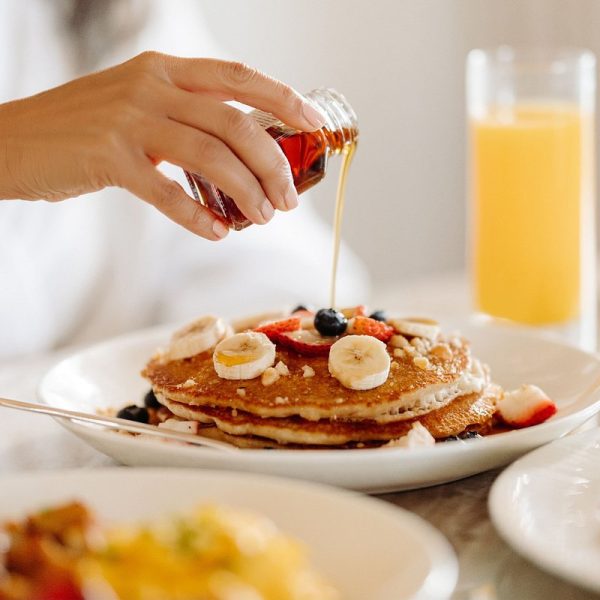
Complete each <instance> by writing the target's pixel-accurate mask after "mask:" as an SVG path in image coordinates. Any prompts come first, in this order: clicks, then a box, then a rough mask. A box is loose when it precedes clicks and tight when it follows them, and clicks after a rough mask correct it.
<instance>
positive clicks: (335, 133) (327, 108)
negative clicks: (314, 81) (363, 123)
mask: <svg viewBox="0 0 600 600" xmlns="http://www.w3.org/2000/svg"><path fill="white" fill-rule="evenodd" d="M305 97H306V98H308V99H309V100H310V101H311V102H312V103H313V104H315V106H316V107H317V108H319V110H320V111H321V112H322V113H323V115H324V116H325V118H326V123H325V125H324V126H323V128H322V131H323V133H324V134H325V137H326V139H327V142H328V143H329V148H330V150H331V152H332V154H339V153H340V152H342V151H343V150H344V148H345V147H346V146H349V145H350V144H353V143H355V142H356V140H357V139H358V119H357V118H356V113H355V112H354V110H353V109H352V107H351V106H350V104H349V103H348V101H347V100H346V98H344V96H343V95H342V94H340V93H339V92H336V91H335V90H333V89H331V88H319V89H316V90H312V91H311V92H308V94H305Z"/></svg>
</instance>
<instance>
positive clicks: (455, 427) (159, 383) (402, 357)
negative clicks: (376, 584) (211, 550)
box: [120, 305, 556, 448]
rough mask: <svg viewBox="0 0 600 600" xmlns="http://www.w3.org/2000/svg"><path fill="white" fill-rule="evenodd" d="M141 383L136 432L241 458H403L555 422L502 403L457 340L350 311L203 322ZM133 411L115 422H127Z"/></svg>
mask: <svg viewBox="0 0 600 600" xmlns="http://www.w3.org/2000/svg"><path fill="white" fill-rule="evenodd" d="M182 349H183V350H182ZM174 356H175V357H177V358H174ZM142 375H143V376H144V377H145V378H146V379H147V380H148V381H149V382H150V384H151V386H152V393H151V394H150V395H149V396H147V398H146V410H147V413H148V416H147V419H146V422H150V423H154V424H157V425H158V426H159V427H166V428H173V429H178V430H180V431H187V432H191V433H199V434H201V435H205V436H208V437H213V438H217V439H222V440H225V441H228V442H230V443H233V444H235V445H236V446H239V447H242V448H371V447H378V446H386V447H387V446H394V447H408V448H414V447H418V446H427V445H432V444H433V443H434V442H435V441H449V440H457V439H468V438H472V437H480V436H482V435H487V434H490V433H494V432H495V431H497V430H498V427H499V426H502V427H504V429H506V428H507V427H526V426H529V425H535V424H537V423H540V422H542V421H544V420H546V419H547V418H549V417H551V416H552V415H553V414H554V412H555V411H556V407H555V405H554V403H553V402H552V401H551V400H550V399H549V398H547V396H545V395H544V394H543V392H541V390H539V388H534V386H526V387H524V388H521V389H520V390H516V391H514V392H506V393H505V392H504V391H503V390H502V389H501V388H500V387H499V386H498V385H495V384H494V383H492V381H491V378H490V370H489V368H488V367H487V366H486V365H483V364H482V363H481V362H480V361H479V360H478V359H477V358H476V357H474V356H472V354H471V351H470V347H469V342H468V340H466V339H464V338H462V337H461V336H459V335H458V334H454V333H453V334H446V333H444V332H442V331H441V328H440V325H439V324H438V323H437V322H435V321H433V320H431V319H424V318H405V317H403V318H400V317H393V316H387V315H386V314H385V313H384V312H383V311H375V312H374V313H372V314H370V315H369V314H368V311H367V309H366V307H365V306H362V305H361V306H357V307H351V308H344V309H341V310H334V309H331V308H327V309H321V310H318V311H316V312H313V311H311V310H309V309H307V308H306V307H305V306H299V307H298V308H297V309H295V310H294V311H292V312H291V313H285V312H280V313H270V314H269V315H268V316H265V315H258V316H257V317H255V318H252V317H246V318H243V319H241V320H240V321H239V322H233V323H231V324H230V325H228V324H227V323H225V321H223V320H222V319H220V318H217V317H210V316H208V317H203V318H201V319H198V320H197V321H195V322H194V323H192V324H191V325H188V326H187V327H185V328H183V329H181V330H179V331H177V332H175V334H174V335H173V338H172V340H171V344H170V345H169V347H168V348H166V349H164V350H162V351H159V352H158V353H157V354H155V356H153V357H152V358H151V359H150V361H149V362H148V364H147V365H146V368H145V369H144V371H143V372H142ZM532 390H537V392H533V391H532ZM538 392H539V393H538ZM540 394H542V396H543V397H542V396H540ZM148 398H150V404H151V405H149V404H148ZM157 407H158V408H157ZM135 408H136V407H134V406H131V407H126V408H125V409H122V411H121V413H120V415H121V416H124V417H125V418H133V419H134V420H138V419H137V417H138V416H139V413H136V412H135ZM138 408H140V407H138ZM123 411H125V412H127V411H130V412H131V413H132V416H131V417H128V416H127V415H126V414H122V413H123Z"/></svg>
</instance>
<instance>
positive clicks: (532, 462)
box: [489, 428, 600, 592]
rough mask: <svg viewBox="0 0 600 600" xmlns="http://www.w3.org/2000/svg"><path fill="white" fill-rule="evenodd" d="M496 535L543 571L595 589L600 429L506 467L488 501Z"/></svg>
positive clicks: (599, 574) (599, 548) (599, 576)
mask: <svg viewBox="0 0 600 600" xmlns="http://www.w3.org/2000/svg"><path fill="white" fill-rule="evenodd" d="M489 506H490V512H491V516H492V520H493V522H494V524H495V526H496V528H497V529H498V531H499V532H500V535H501V536H502V537H503V538H504V539H505V540H506V542H507V543H508V544H510V545H511V546H512V547H513V548H514V549H515V550H516V551H517V552H519V553H521V554H522V555H523V556H525V557H526V558H528V559H529V560H531V561H532V562H534V563H536V564H537V565H539V566H540V567H541V568H542V569H545V570H546V571H549V572H550V573H553V574H554V575H558V576H559V577H563V578H564V579H567V580H569V581H571V582H572V583H575V584H577V585H580V586H583V587H586V588H588V589H589V590H592V591H595V592H600V569H599V568H598V567H599V565H600V430H599V429H597V428H596V429H592V430H589V431H585V432H583V433H579V434H577V435H572V436H568V437H566V438H564V439H561V440H557V441H556V442H554V443H552V444H549V445H548V446H545V447H544V448H539V449H538V450H536V451H535V452H532V453H531V454H528V455H527V456H525V457H523V458H522V459H520V460H518V461H517V462H515V463H514V464H513V465H511V466H510V467H509V468H508V469H507V470H506V471H504V472H503V473H502V474H501V475H500V477H498V479H497V480H496V482H495V483H494V485H493V487H492V491H491V494H490V500H489Z"/></svg>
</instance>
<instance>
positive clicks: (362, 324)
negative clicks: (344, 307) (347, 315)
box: [347, 316, 394, 343]
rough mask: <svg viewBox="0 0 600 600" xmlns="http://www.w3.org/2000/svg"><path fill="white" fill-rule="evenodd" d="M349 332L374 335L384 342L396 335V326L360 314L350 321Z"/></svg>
mask: <svg viewBox="0 0 600 600" xmlns="http://www.w3.org/2000/svg"><path fill="white" fill-rule="evenodd" d="M347 332H348V333H351V334H354V335H372V336H373V337H375V338H377V339H378V340H381V341H382V342H385V343H387V342H389V341H390V339H391V337H392V336H393V335H394V328H393V327H390V326H389V325H387V324H386V323H384V322H383V321H377V320H376V319H371V317H364V316H358V317H354V318H352V319H350V321H348V329H347Z"/></svg>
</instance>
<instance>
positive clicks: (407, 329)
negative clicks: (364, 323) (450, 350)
mask: <svg viewBox="0 0 600 600" xmlns="http://www.w3.org/2000/svg"><path fill="white" fill-rule="evenodd" d="M387 323H388V325H391V326H392V327H393V328H394V329H395V330H396V333H400V334H402V335H411V336H413V337H422V338H427V339H428V340H432V341H434V340H435V339H437V337H438V335H439V334H440V326H439V323H438V322H437V321H434V320H433V319H421V318H410V319H388V321H387Z"/></svg>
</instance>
